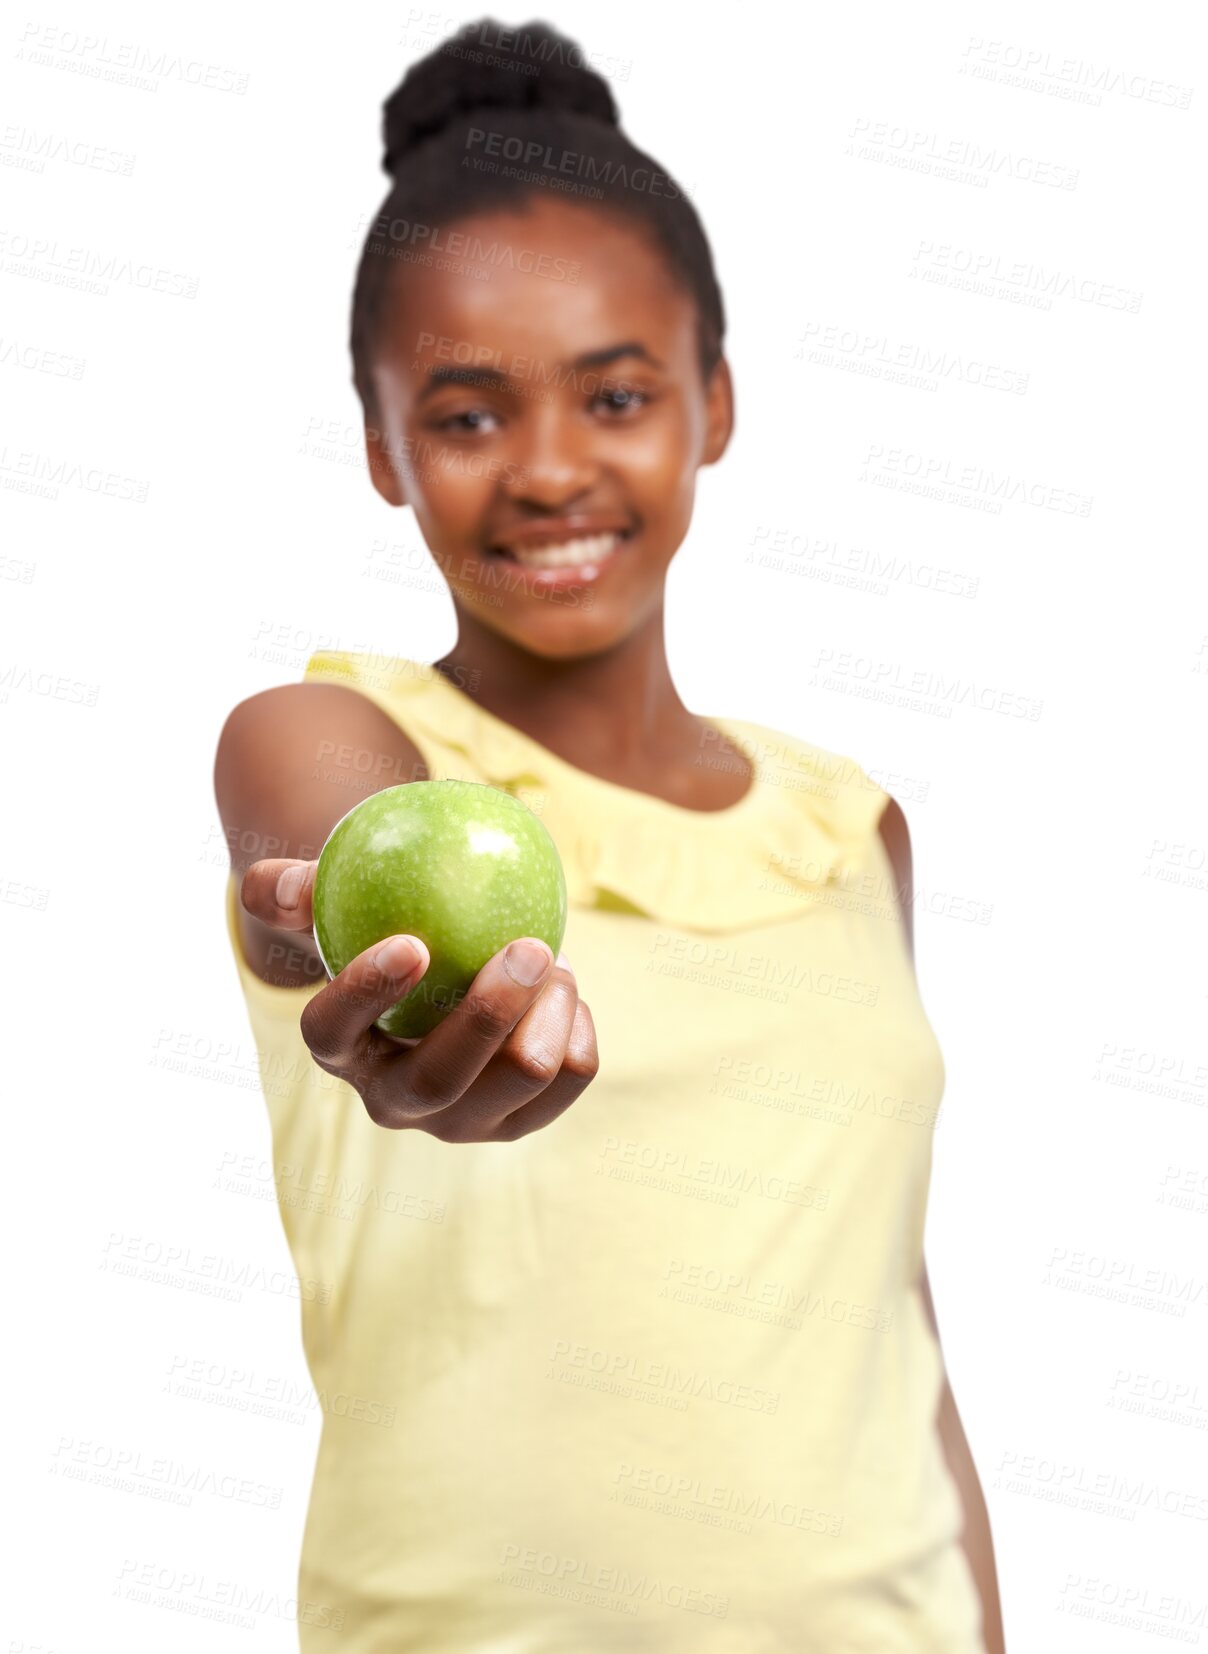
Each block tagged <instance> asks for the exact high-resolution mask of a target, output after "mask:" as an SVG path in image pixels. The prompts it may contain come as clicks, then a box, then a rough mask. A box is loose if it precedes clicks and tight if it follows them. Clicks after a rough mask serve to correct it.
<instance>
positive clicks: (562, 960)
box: [554, 953, 575, 976]
mask: <svg viewBox="0 0 1208 1654" xmlns="http://www.w3.org/2000/svg"><path fill="white" fill-rule="evenodd" d="M554 964H555V965H561V967H562V969H563V970H564V971H569V972H570V974H571V975H572V976H573V975H574V974H575V967H574V966H573V965H572V964H571V962H570V960H569V959H568V958H567V957H566V955H565V954H564V953H560V954H559V955H558V957H557V958H556V959H555V960H554Z"/></svg>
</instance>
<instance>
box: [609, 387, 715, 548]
mask: <svg viewBox="0 0 1208 1654" xmlns="http://www.w3.org/2000/svg"><path fill="white" fill-rule="evenodd" d="M622 453H623V457H622V459H621V464H620V469H621V470H622V472H623V475H624V477H625V479H626V483H627V485H628V488H629V490H630V493H631V495H632V498H633V500H634V503H635V504H636V505H638V507H639V509H640V510H641V511H642V515H643V516H644V517H645V518H646V519H647V520H648V521H651V522H653V521H655V520H656V519H657V520H662V519H666V518H672V517H678V516H679V514H680V513H681V512H682V510H683V508H684V505H685V502H687V504H688V505H689V506H690V505H691V501H692V491H693V479H694V477H695V475H696V466H697V463H698V460H697V456H696V454H695V452H694V448H693V443H692V433H691V431H690V429H689V422H688V420H687V419H686V417H685V416H684V412H683V410H682V409H675V410H672V411H670V412H669V413H667V414H666V415H665V416H663V417H661V418H659V419H658V420H657V421H656V420H651V421H650V422H649V423H648V424H647V425H646V426H645V427H644V428H643V429H642V430H640V431H636V430H635V431H631V432H628V433H627V435H626V440H625V445H624V449H623V451H622Z"/></svg>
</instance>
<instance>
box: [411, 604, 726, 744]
mask: <svg viewBox="0 0 1208 1654" xmlns="http://www.w3.org/2000/svg"><path fill="white" fill-rule="evenodd" d="M458 620H459V627H458V638H457V642H456V644H455V645H454V646H453V648H452V649H451V650H450V651H449V653H448V654H447V655H445V656H444V657H443V658H442V659H441V660H439V661H436V662H435V663H434V665H435V667H436V670H437V671H440V672H443V673H444V674H445V675H446V676H452V675H453V674H454V672H456V674H457V675H456V677H455V678H454V682H456V683H457V685H458V687H459V688H461V689H463V691H464V692H465V693H466V694H468V695H469V696H470V698H471V699H472V700H475V701H477V702H478V704H479V705H480V706H481V707H483V708H484V709H485V710H486V711H487V712H490V713H492V714H493V715H494V716H495V717H497V718H500V719H502V720H503V721H504V722H505V723H508V724H511V725H512V726H513V727H514V728H515V729H518V730H520V731H521V732H522V733H523V734H525V735H528V736H530V737H531V738H532V739H533V740H535V741H538V742H540V743H541V745H542V746H546V747H549V748H550V750H551V751H553V752H557V753H560V754H562V755H563V756H568V757H569V756H571V755H573V758H572V761H573V762H574V763H576V764H579V765H581V766H583V767H584V768H587V769H595V768H597V767H599V768H601V769H620V768H624V767H625V766H626V765H630V766H632V768H633V769H634V770H635V771H636V770H638V769H639V768H640V767H642V765H643V762H644V764H645V767H647V768H649V766H650V762H651V758H652V756H654V757H657V756H658V755H660V754H664V755H667V756H668V757H673V756H674V755H675V754H676V752H677V750H678V751H680V752H682V750H683V744H684V739H685V736H686V735H687V736H688V737H689V738H692V737H693V736H694V735H695V733H696V731H697V730H698V727H699V726H698V724H697V720H696V719H695V718H694V717H693V715H692V714H691V713H690V712H689V711H688V710H687V708H686V707H685V706H684V703H683V702H682V701H681V700H680V698H679V695H678V694H677V692H676V688H675V685H674V683H672V681H671V673H670V671H669V669H668V666H667V650H666V645H665V642H664V636H663V609H662V605H661V604H660V605H659V607H658V608H657V609H656V610H655V611H654V612H653V613H651V614H650V615H649V616H648V617H647V619H646V620H645V621H644V622H643V623H642V625H641V626H640V627H639V628H638V629H637V630H636V631H634V632H632V633H631V634H630V635H629V636H628V637H625V638H623V639H622V640H621V641H620V642H619V643H617V644H615V645H614V646H613V647H612V648H610V649H605V650H603V651H601V652H600V653H598V654H593V655H588V656H583V657H578V658H574V659H570V660H557V659H548V658H547V657H545V656H542V655H535V654H533V653H531V652H530V651H529V650H527V649H524V648H522V647H521V646H520V645H519V644H516V643H513V642H512V641H511V639H509V638H506V637H501V636H500V635H499V633H497V632H493V631H491V630H490V629H489V628H488V627H485V626H483V625H482V623H481V622H480V621H478V620H476V619H475V617H474V616H473V615H467V614H465V613H463V612H461V610H460V608H459V611H458Z"/></svg>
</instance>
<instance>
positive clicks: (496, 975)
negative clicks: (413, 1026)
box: [391, 936, 554, 1114]
mask: <svg viewBox="0 0 1208 1654" xmlns="http://www.w3.org/2000/svg"><path fill="white" fill-rule="evenodd" d="M553 964H554V956H553V952H552V951H551V949H550V948H549V946H548V945H547V944H546V943H545V942H542V941H540V940H539V939H538V938H537V937H533V936H522V937H517V939H516V940H515V941H514V942H509V943H508V945H507V947H506V948H501V949H500V950H499V952H498V953H497V954H495V955H494V956H493V957H492V958H490V959H488V960H487V962H486V964H485V965H484V966H483V967H482V969H481V970H480V971H479V973H478V975H477V976H476V977H475V978H474V980H473V981H472V982H471V983H470V986H469V987H468V988H467V989H466V992H465V994H464V996H463V997H462V999H461V1000H460V1001H459V1002H458V1003H457V1004H456V1005H455V1006H454V1007H453V1009H452V1010H451V1011H450V1012H448V1014H447V1015H446V1016H445V1017H444V1018H443V1019H442V1020H441V1021H440V1022H438V1023H437V1025H436V1027H435V1028H433V1029H432V1030H431V1031H430V1032H429V1033H427V1034H425V1035H424V1037H423V1039H422V1040H420V1042H419V1044H418V1045H416V1046H415V1047H414V1048H413V1049H412V1050H410V1051H401V1052H400V1051H396V1052H394V1053H393V1062H394V1064H395V1065H397V1067H396V1068H395V1070H394V1072H393V1073H392V1076H391V1079H392V1083H393V1086H394V1087H395V1088H397V1094H398V1095H399V1097H400V1100H401V1101H402V1103H403V1104H404V1106H405V1108H406V1110H407V1112H408V1113H412V1112H418V1113H420V1114H423V1113H431V1112H432V1111H433V1110H434V1109H438V1108H447V1107H448V1105H449V1104H450V1103H455V1102H456V1101H457V1100H458V1098H459V1097H461V1096H462V1094H463V1093H464V1092H465V1090H466V1089H467V1087H468V1086H470V1085H471V1084H472V1083H473V1081H474V1080H476V1079H477V1078H478V1076H479V1074H481V1072H482V1070H483V1069H484V1068H485V1066H486V1064H487V1063H488V1062H489V1061H490V1060H491V1058H492V1057H493V1056H494V1055H495V1053H496V1051H498V1049H499V1047H500V1046H501V1045H502V1043H503V1041H504V1040H505V1039H506V1038H507V1036H508V1035H509V1034H510V1033H511V1031H512V1029H513V1028H514V1027H515V1026H516V1024H517V1023H518V1022H519V1021H520V1018H521V1017H522V1016H523V1015H524V1013H525V1012H526V1011H527V1010H528V1009H529V1007H530V1006H531V1005H532V1003H533V1002H534V1000H535V999H536V998H537V996H538V994H540V993H541V992H542V990H543V988H544V985H545V982H546V980H547V978H548V977H549V975H550V972H551V970H552V969H553ZM526 979H527V980H526ZM400 1082H401V1084H400Z"/></svg>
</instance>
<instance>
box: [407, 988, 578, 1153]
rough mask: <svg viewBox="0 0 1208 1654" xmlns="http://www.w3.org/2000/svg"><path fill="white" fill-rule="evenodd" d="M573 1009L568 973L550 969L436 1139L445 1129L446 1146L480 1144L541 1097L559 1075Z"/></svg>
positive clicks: (450, 1110)
mask: <svg viewBox="0 0 1208 1654" xmlns="http://www.w3.org/2000/svg"><path fill="white" fill-rule="evenodd" d="M578 1004H579V993H578V989H577V988H576V986H575V978H574V973H573V972H572V971H571V970H570V969H569V968H564V967H561V966H557V965H555V968H554V969H553V970H552V971H551V972H550V973H549V975H548V976H547V977H546V980H545V986H544V987H543V988H542V990H541V993H540V994H539V996H538V997H537V999H536V1001H535V1002H534V1003H533V1004H532V1005H531V1006H530V1007H529V1009H528V1010H527V1011H526V1012H525V1013H524V1015H523V1016H522V1017H521V1018H520V1020H519V1022H518V1023H517V1024H516V1026H515V1027H514V1028H513V1029H512V1031H511V1033H510V1034H508V1035H507V1037H506V1038H505V1039H504V1040H503V1042H502V1043H501V1045H500V1047H499V1049H498V1051H496V1053H495V1055H494V1056H493V1057H491V1058H490V1060H489V1061H488V1062H487V1063H486V1064H485V1066H484V1067H483V1070H482V1072H481V1073H480V1074H479V1075H478V1077H477V1079H475V1080H473V1081H472V1082H471V1084H470V1085H469V1086H468V1087H467V1088H466V1090H465V1091H464V1092H463V1094H462V1095H461V1097H460V1098H459V1099H458V1100H457V1102H455V1103H453V1104H452V1105H451V1107H449V1108H447V1109H446V1110H445V1111H444V1112H445V1114H446V1115H447V1116H448V1119H447V1120H442V1121H441V1122H440V1124H441V1127H442V1130H441V1132H440V1135H442V1136H445V1135H446V1131H445V1129H444V1128H445V1127H446V1126H447V1127H451V1128H452V1129H453V1131H454V1132H455V1133H456V1136H455V1137H450V1139H449V1140H450V1141H462V1142H475V1143H477V1142H485V1141H487V1140H488V1139H490V1138H491V1137H493V1136H494V1135H495V1133H496V1130H497V1128H498V1127H499V1126H500V1125H501V1124H502V1122H503V1121H504V1119H505V1118H507V1116H508V1115H510V1114H512V1113H513V1112H514V1111H515V1110H516V1109H518V1108H519V1107H520V1106H521V1105H522V1104H524V1103H528V1102H530V1101H531V1100H532V1099H533V1098H535V1097H539V1096H540V1095H542V1093H544V1092H545V1091H547V1090H548V1089H549V1087H550V1086H551V1085H552V1084H553V1083H554V1081H555V1080H557V1078H558V1076H559V1074H560V1073H561V1071H562V1064H563V1061H564V1059H565V1057H566V1051H567V1045H568V1043H569V1040H570V1035H571V1030H572V1028H573V1026H574V1021H575V1012H576V1009H577V1007H578ZM569 1100H570V1099H569V1098H568V1099H567V1101H569ZM435 1125H436V1122H435V1121H434V1122H433V1124H432V1126H430V1127H429V1128H428V1129H430V1130H431V1129H435Z"/></svg>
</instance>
